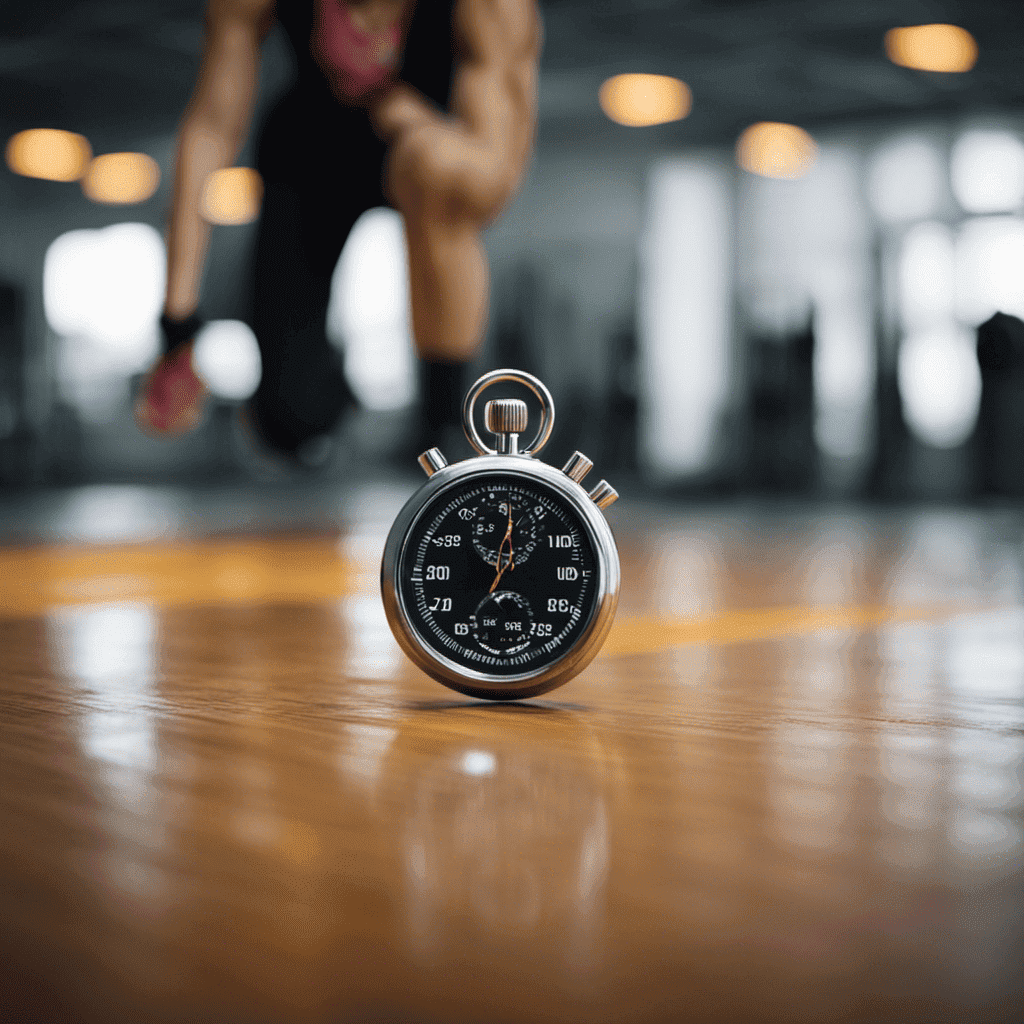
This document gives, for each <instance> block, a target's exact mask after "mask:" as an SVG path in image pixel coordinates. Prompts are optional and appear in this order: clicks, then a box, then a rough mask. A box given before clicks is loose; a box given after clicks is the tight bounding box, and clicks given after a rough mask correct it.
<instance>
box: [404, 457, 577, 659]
mask: <svg viewBox="0 0 1024 1024" xmlns="http://www.w3.org/2000/svg"><path fill="white" fill-rule="evenodd" d="M404 550H405V554H404V555H403V562H402V564H401V566H400V567H399V577H400V587H401V593H402V599H403V606H404V607H405V608H406V610H407V613H408V615H409V618H410V621H411V623H412V625H413V626H414V628H415V630H416V632H417V634H418V635H419V636H420V638H421V639H422V641H423V643H424V644H425V645H427V646H428V647H430V648H431V649H432V650H433V651H435V652H436V653H437V654H438V655H440V656H442V657H443V658H445V659H447V660H448V661H449V662H454V663H455V664H457V665H459V666H461V667H463V668H466V669H472V670H474V671H476V672H483V673H486V674H490V675H514V674H517V673H527V672H530V671H532V670H534V669H537V668H543V667H544V666H545V665H547V664H549V663H550V662H552V661H554V660H557V659H558V658H560V657H562V656H563V655H564V654H566V653H567V652H568V651H569V650H571V649H572V647H573V645H574V643H575V642H576V640H577V639H578V638H579V637H580V636H581V634H582V633H583V631H584V630H585V628H586V625H587V623H588V622H589V620H590V617H591V615H592V614H593V611H594V607H595V593H596V589H597V587H596V584H597V560H596V554H595V551H594V548H593V546H592V544H591V542H590V540H589V535H588V534H587V532H586V529H585V527H584V526H583V523H582V521H581V519H580V517H579V514H578V513H577V512H576V511H575V510H574V509H573V508H572V507H571V505H569V503H568V502H567V500H566V499H565V498H563V497H562V496H561V495H560V494H559V493H558V492H557V491H555V490H554V489H552V488H550V487H548V486H546V485H545V484H544V483H543V482H539V481H534V480H530V479H525V480H519V479H516V480H512V481H509V480H508V479H507V478H502V477H494V478H489V477H485V478H483V479H480V478H476V479H471V480H469V481H466V482H465V483H463V484H461V485H456V486H454V487H452V488H450V489H447V490H445V491H442V492H441V493H440V494H438V495H436V496H435V497H434V499H433V500H432V502H431V504H430V505H429V506H428V507H427V508H426V509H424V511H423V514H422V515H421V516H420V518H419V519H418V521H417V525H415V526H414V527H413V529H412V531H411V532H410V535H409V537H408V539H407V542H406V545H405V549H404Z"/></svg>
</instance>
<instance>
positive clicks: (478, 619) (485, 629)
mask: <svg viewBox="0 0 1024 1024" xmlns="http://www.w3.org/2000/svg"><path fill="white" fill-rule="evenodd" d="M470 626H471V628H472V630H473V637H474V639H475V640H476V642H477V643H478V644H479V645H480V646H481V647H482V648H483V649H484V650H485V651H489V652H490V653H491V654H517V653H518V652H519V651H522V650H525V649H526V648H527V647H529V646H530V636H531V635H532V633H533V610H532V609H531V608H530V602H529V601H528V600H527V599H526V598H525V597H523V595H522V594H516V593H514V592H513V591H511V590H498V591H496V592H495V593H493V594H488V595H487V596H486V597H485V598H484V599H483V600H482V601H481V602H480V603H479V604H478V605H477V608H476V611H475V612H474V613H473V614H472V615H471V616H470Z"/></svg>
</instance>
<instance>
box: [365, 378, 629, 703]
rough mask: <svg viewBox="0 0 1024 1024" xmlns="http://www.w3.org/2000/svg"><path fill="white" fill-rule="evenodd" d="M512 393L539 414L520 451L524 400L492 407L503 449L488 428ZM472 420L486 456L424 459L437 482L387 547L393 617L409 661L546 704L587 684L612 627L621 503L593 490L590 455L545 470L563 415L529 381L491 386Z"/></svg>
mask: <svg viewBox="0 0 1024 1024" xmlns="http://www.w3.org/2000/svg"><path fill="white" fill-rule="evenodd" d="M500 381H515V382H518V383H520V384H522V385H524V386H525V387H527V388H529V390H530V391H532V392H533V394H534V395H535V396H536V397H537V399H538V400H539V402H540V405H541V417H540V425H539V427H538V428H537V432H536V435H535V436H534V438H533V441H532V442H531V443H530V445H529V446H527V447H526V448H524V449H523V450H522V451H520V449H519V435H520V434H522V433H523V432H524V431H525V430H526V427H527V421H528V412H527V406H526V403H525V402H523V401H520V400H519V399H496V400H494V401H490V402H488V403H487V405H486V406H485V408H484V419H485V423H486V425H487V429H488V430H489V431H490V432H491V433H492V434H493V435H494V438H495V447H494V448H489V447H488V446H486V445H485V444H484V443H483V441H482V440H481V438H480V434H479V432H478V431H477V429H476V425H475V421H474V418H473V413H474V409H475V406H476V401H477V399H478V398H479V396H480V394H481V393H482V392H483V391H484V390H485V389H486V388H488V387H490V386H491V385H492V384H496V383H498V382H500ZM462 415H463V426H464V428H465V431H466V436H467V437H468V438H469V441H470V443H471V444H472V445H473V447H474V449H475V450H476V451H477V452H478V453H479V455H478V456H476V457H473V458H470V459H467V460H465V461H464V462H459V463H455V464H454V465H448V462H447V460H446V459H445V458H444V456H443V455H442V454H441V452H440V451H439V450H438V449H437V448H431V449H430V450H429V451H427V452H424V453H423V454H422V455H421V456H420V458H419V462H420V465H421V466H422V467H423V469H424V471H425V472H426V473H427V476H428V477H429V478H430V479H429V480H428V481H427V482H426V483H425V484H424V485H423V487H421V488H420V489H419V490H418V491H417V492H416V493H415V494H414V495H413V496H412V497H411V498H410V499H409V501H408V502H407V503H406V505H405V507H404V508H403V509H402V511H401V512H400V513H399V514H398V517H397V518H396V520H395V522H394V524H393V525H392V527H391V532H390V533H389V534H388V539H387V543H386V545H385V547H384V560H383V563H382V565H381V593H382V595H383V599H384V608H385V611H386V613H387V618H388V623H389V624H390V626H391V630H392V632H393V633H394V634H395V638H396V639H397V640H398V643H399V644H400V645H401V647H402V649H403V650H404V651H405V653H406V654H407V655H408V656H409V657H410V658H411V659H412V661H413V662H415V663H416V664H417V665H418V666H419V667H420V668H421V669H423V671H424V672H426V673H427V674H428V675H430V676H432V677H433V678H434V679H436V680H438V682H441V683H444V685H445V686H449V687H451V688H452V689H453V690H458V691H459V692H461V693H467V694H470V695H471V696H474V697H484V698H489V699H491V700H509V699H516V698H519V697H532V696H536V695H537V694H540V693H545V692H547V691H548V690H553V689H554V688H555V687H557V686H561V685H562V684H563V683H565V682H568V680H569V679H571V678H572V677H573V676H575V675H577V674H578V673H579V672H581V671H582V670H583V669H584V668H585V667H586V666H587V665H588V664H589V663H590V661H591V660H592V659H593V658H594V655H596V654H597V652H598V650H600V648H601V644H602V643H603V642H604V639H605V637H606V636H607V635H608V630H609V629H610V628H611V624H612V619H613V618H614V616H615V605H616V602H617V600H618V594H619V555H618V551H617V549H616V547H615V540H614V538H613V537H612V532H611V529H610V528H609V526H608V523H607V522H606V521H605V517H604V515H603V513H602V511H601V510H602V509H604V508H607V507H608V506H609V505H610V504H611V503H612V502H613V501H615V499H616V498H617V497H618V495H617V494H616V492H615V490H614V489H613V488H612V487H611V486H609V484H608V483H607V482H606V481H604V480H602V481H601V482H600V483H599V484H597V486H596V487H594V488H593V490H591V491H590V492H589V493H588V492H587V491H586V490H584V488H583V487H582V481H583V478H584V477H585V476H586V475H587V473H588V472H589V471H590V468H591V466H592V463H591V462H590V460H589V459H588V458H587V457H586V456H585V455H582V454H581V453H580V452H575V453H574V454H573V456H572V458H570V459H569V461H568V462H567V463H566V464H565V466H564V467H563V468H562V469H561V470H558V469H555V468H554V467H553V466H549V465H547V464H545V463H543V462H540V461H538V460H537V459H536V458H534V456H535V455H536V454H537V452H538V451H540V449H541V448H543V447H544V445H545V444H546V443H547V441H548V438H549V437H550V436H551V431H552V429H553V427H554V420H555V409H554V402H553V401H552V398H551V393H550V392H549V391H548V389H547V388H546V387H545V386H544V385H543V384H542V383H541V382H540V381H539V380H538V379H537V378H536V377H534V376H532V375H531V374H528V373H524V372H522V371H520V370H494V371H492V372H491V373H488V374H485V375H484V376H483V377H481V378H480V379H479V380H478V381H477V382H476V384H474V385H473V387H472V388H471V389H470V390H469V393H468V394H467V395H466V400H465V403H464V404H463V414H462Z"/></svg>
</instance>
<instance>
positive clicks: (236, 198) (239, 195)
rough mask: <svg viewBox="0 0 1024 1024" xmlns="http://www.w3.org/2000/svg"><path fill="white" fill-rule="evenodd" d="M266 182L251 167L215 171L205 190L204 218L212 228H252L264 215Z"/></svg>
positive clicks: (207, 180) (207, 181) (209, 178)
mask: <svg viewBox="0 0 1024 1024" xmlns="http://www.w3.org/2000/svg"><path fill="white" fill-rule="evenodd" d="M262 200H263V179H262V178H261V177H260V175H259V172H258V171H254V170H253V169H252V168H251V167H225V168H224V169H223V170H220V171H214V172H213V174H211V175H210V176H209V177H208V178H207V179H206V185H205V186H204V188H203V200H202V212H203V217H204V218H205V219H206V220H208V221H209V222H210V223H211V224H248V223H249V222H250V221H254V220H255V219H256V218H257V217H258V216H259V212H260V203H261V202H262Z"/></svg>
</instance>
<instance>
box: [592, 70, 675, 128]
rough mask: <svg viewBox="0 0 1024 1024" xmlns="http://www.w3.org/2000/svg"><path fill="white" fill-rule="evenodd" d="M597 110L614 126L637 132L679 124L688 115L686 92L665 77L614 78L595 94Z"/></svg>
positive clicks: (634, 76)
mask: <svg viewBox="0 0 1024 1024" xmlns="http://www.w3.org/2000/svg"><path fill="white" fill-rule="evenodd" d="M598 100H599V101H600V103H601V109H602V110H603V111H604V112H605V113H606V114H607V115H608V117H610V118H611V120H613V121H614V122H615V123H616V124H624V125H628V126H629V127H630V128H640V127H645V126H647V125H652V124H666V123H668V122H669V121H679V120H681V119H682V118H684V117H686V115H687V114H689V112H690V107H691V106H692V103H693V97H692V95H691V93H690V88H689V86H688V85H687V84H686V83H685V82H681V81H679V79H678V78H669V77H668V76H667V75H616V76H615V77H614V78H609V79H608V80H607V81H606V82H605V83H604V84H603V85H602V86H601V89H600V92H599V93H598Z"/></svg>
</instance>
